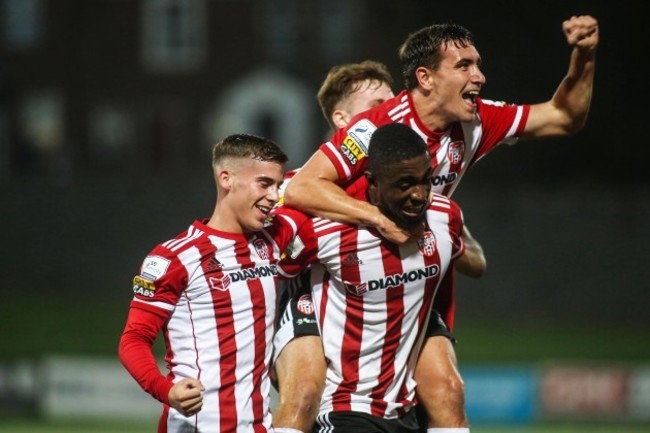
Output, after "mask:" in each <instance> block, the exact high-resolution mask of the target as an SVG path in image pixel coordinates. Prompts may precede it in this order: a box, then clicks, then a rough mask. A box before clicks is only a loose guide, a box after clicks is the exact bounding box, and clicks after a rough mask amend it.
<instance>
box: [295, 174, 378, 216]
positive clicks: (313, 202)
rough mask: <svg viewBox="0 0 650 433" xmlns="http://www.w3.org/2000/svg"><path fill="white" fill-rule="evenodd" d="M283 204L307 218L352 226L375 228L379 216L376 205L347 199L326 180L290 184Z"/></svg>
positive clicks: (343, 192) (343, 193) (350, 198)
mask: <svg viewBox="0 0 650 433" xmlns="http://www.w3.org/2000/svg"><path fill="white" fill-rule="evenodd" d="M284 202H285V204H287V205H288V206H291V207H294V208H296V209H299V210H301V211H303V212H305V213H308V214H311V215H316V216H319V217H322V218H327V219H331V220H333V221H339V222H342V223H347V224H355V225H370V226H375V225H376V219H377V218H378V217H379V216H380V214H381V213H380V211H379V209H378V208H377V207H376V206H373V205H371V204H370V203H367V202H364V201H360V200H357V199H355V198H353V197H350V196H349V195H348V194H347V193H346V192H345V191H344V190H343V189H341V188H340V187H339V186H338V185H336V184H335V183H333V182H331V181H329V180H326V179H310V180H309V181H307V182H304V181H303V182H295V181H293V182H291V183H290V184H289V186H288V187H287V191H286V193H285V196H284Z"/></svg>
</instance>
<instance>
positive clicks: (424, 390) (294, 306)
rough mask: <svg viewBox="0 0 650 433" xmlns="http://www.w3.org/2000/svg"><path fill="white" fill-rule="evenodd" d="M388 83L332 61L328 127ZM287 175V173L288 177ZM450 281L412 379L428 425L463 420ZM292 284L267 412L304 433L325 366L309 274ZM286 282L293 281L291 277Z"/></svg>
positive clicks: (326, 84)
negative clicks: (273, 401)
mask: <svg viewBox="0 0 650 433" xmlns="http://www.w3.org/2000/svg"><path fill="white" fill-rule="evenodd" d="M392 83H393V79H392V76H391V75H390V73H389V72H388V69H387V68H386V66H385V65H384V64H382V63H380V62H376V61H372V60H366V61H363V62H360V63H350V64H344V65H338V66H335V67H333V68H332V69H331V70H330V71H329V73H328V74H327V76H326V78H325V80H324V81H323V83H322V85H321V87H320V89H319V92H318V102H319V105H320V107H321V111H322V113H323V116H324V117H325V118H326V119H327V121H328V123H329V124H330V126H331V128H332V129H333V130H337V129H339V128H342V127H344V126H345V125H346V124H347V123H348V122H349V121H350V119H351V118H352V117H353V116H355V115H356V114H358V113H360V112H362V111H365V110H367V109H370V108H372V107H374V106H376V105H379V104H381V103H383V102H384V101H386V100H387V99H390V98H391V97H393V92H392V90H391V85H392ZM292 174H293V173H289V174H288V177H289V178H290V177H291V175H292ZM288 180H289V179H287V181H286V182H285V185H286V184H288ZM366 188H367V182H366V179H365V177H362V178H360V179H359V181H358V182H356V183H355V185H353V187H350V188H348V189H347V192H348V193H349V194H353V195H355V191H357V190H359V189H361V190H362V193H363V194H362V195H363V196H364V197H365V190H366ZM463 241H464V243H465V246H466V253H465V255H466V257H465V260H461V261H457V262H456V268H458V269H459V270H460V271H461V272H463V273H465V274H467V275H470V276H473V277H479V276H481V275H482V273H483V272H484V270H485V266H486V262H485V256H484V255H483V250H482V248H481V246H480V244H479V243H478V242H477V241H476V240H475V239H474V238H473V237H472V236H471V234H470V233H469V231H468V230H467V229H466V228H465V227H464V228H463ZM453 278H454V276H453V270H450V271H448V272H447V273H446V274H445V277H444V283H443V286H445V287H446V289H445V290H440V291H439V295H438V296H437V297H436V302H435V305H434V308H436V310H437V311H436V312H434V313H433V314H434V315H436V317H437V315H438V314H439V313H442V316H443V318H442V321H439V320H436V319H434V320H431V321H430V328H429V331H428V332H427V337H429V338H427V342H426V345H425V347H424V349H423V352H422V355H421V356H420V360H419V361H418V369H417V373H418V383H419V384H420V385H421V386H420V387H419V388H418V390H417V391H418V394H420V393H421V394H422V395H421V396H420V395H418V396H419V398H420V401H421V402H422V403H424V404H425V405H426V407H429V408H430V410H429V411H428V412H429V417H432V418H433V420H432V424H433V425H456V424H462V423H466V415H465V409H464V388H463V382H462V378H461V377H460V374H459V372H458V369H457V367H456V355H455V353H454V348H453V345H452V341H455V338H454V337H453V335H452V334H451V332H450V330H451V327H452V325H453V319H454V308H453ZM298 282H300V284H301V285H302V287H300V288H298V289H293V290H295V293H293V294H292V296H293V297H292V299H291V300H290V301H288V300H287V299H283V300H282V301H281V303H280V306H281V308H282V307H284V306H285V305H286V304H287V302H290V304H289V306H288V307H287V310H288V311H285V314H284V315H283V317H282V320H281V322H280V326H279V330H278V332H277V334H276V339H275V351H276V353H275V357H276V359H275V367H274V369H275V373H276V379H277V383H278V391H279V402H278V405H277V406H276V408H275V411H274V413H273V424H274V426H275V427H276V431H280V432H281V431H287V432H291V431H293V432H296V431H302V432H308V431H310V429H311V426H312V425H313V423H314V421H315V418H316V414H317V410H318V407H319V402H320V396H321V393H322V390H323V386H324V380H325V369H326V364H325V359H324V355H323V350H322V342H321V339H320V334H319V330H318V326H317V324H316V323H315V320H314V316H313V307H312V306H311V305H310V302H311V295H310V293H311V289H310V287H309V283H308V277H306V279H305V277H303V278H300V279H298ZM291 284H292V286H293V287H295V286H296V284H295V283H293V282H292V283H291ZM285 296H289V292H288V291H286V290H285V291H284V292H283V298H284V297H285ZM303 311H304V312H303ZM280 314H282V310H281V311H280ZM445 323H446V324H447V325H448V326H445ZM427 399H428V400H427ZM283 429H285V430H283ZM291 429H293V430H291Z"/></svg>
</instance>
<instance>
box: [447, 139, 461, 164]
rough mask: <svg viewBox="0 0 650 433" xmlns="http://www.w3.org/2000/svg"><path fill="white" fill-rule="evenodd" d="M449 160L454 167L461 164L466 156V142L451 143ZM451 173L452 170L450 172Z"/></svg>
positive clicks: (448, 154) (448, 153)
mask: <svg viewBox="0 0 650 433" xmlns="http://www.w3.org/2000/svg"><path fill="white" fill-rule="evenodd" d="M448 149H449V150H448V151H447V158H449V162H450V163H451V165H452V166H454V165H457V164H460V163H461V162H462V161H463V157H464V156H465V142H464V141H462V140H459V141H452V142H451V143H449V148H448ZM450 171H451V170H450Z"/></svg>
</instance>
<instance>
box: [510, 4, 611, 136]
mask: <svg viewBox="0 0 650 433" xmlns="http://www.w3.org/2000/svg"><path fill="white" fill-rule="evenodd" d="M562 29H563V31H564V34H565V35H566V38H567V42H568V44H569V45H570V46H572V47H573V51H572V52H571V59H570V61H569V70H568V72H567V74H566V76H565V77H564V79H563V80H562V82H560V85H559V86H558V88H557V90H556V91H555V94H554V95H553V97H552V98H551V100H550V101H547V102H544V103H541V104H535V105H532V106H531V108H530V114H529V116H528V121H527V122H526V128H525V130H524V133H523V134H522V139H531V138H544V137H552V136H563V135H570V134H575V133H577V132H578V131H580V130H581V129H582V128H583V127H584V125H585V123H586V121H587V115H588V114H589V107H590V106H591V96H592V93H593V82H594V71H595V67H596V47H597V45H598V36H599V34H598V21H597V20H596V19H595V18H593V17H591V16H589V15H582V16H573V17H571V18H570V19H568V20H566V21H564V22H563V23H562Z"/></svg>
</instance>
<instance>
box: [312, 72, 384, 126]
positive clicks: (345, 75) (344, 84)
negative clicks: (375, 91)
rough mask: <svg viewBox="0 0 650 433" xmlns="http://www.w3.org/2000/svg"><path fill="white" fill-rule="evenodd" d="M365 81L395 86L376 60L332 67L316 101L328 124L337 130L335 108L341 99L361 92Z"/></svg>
mask: <svg viewBox="0 0 650 433" xmlns="http://www.w3.org/2000/svg"><path fill="white" fill-rule="evenodd" d="M365 80H370V81H378V82H379V83H386V84H388V86H389V87H391V86H392V85H393V77H392V76H391V74H390V72H388V68H387V67H386V65H384V64H383V63H380V62H376V61H374V60H364V61H363V62H360V63H346V64H343V65H338V66H334V67H332V68H331V69H330V70H329V72H328V73H327V76H326V77H325V80H323V83H322V84H321V86H320V89H319V90H318V94H317V95H316V99H318V105H320V109H321V111H322V112H323V116H325V119H326V120H327V123H329V125H330V126H331V127H332V129H336V125H334V123H333V122H332V113H334V107H335V106H336V104H338V103H339V102H340V101H341V99H343V98H345V97H346V96H348V95H350V94H351V93H353V92H356V91H357V90H359V86H360V85H361V83H362V82H363V81H365Z"/></svg>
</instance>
